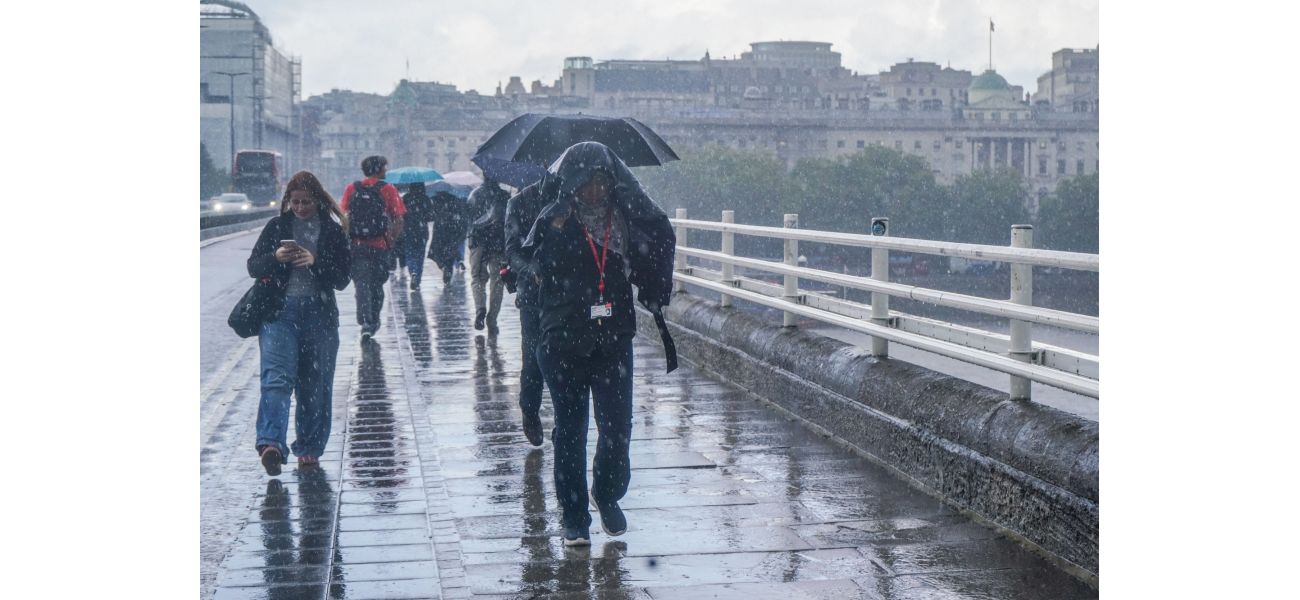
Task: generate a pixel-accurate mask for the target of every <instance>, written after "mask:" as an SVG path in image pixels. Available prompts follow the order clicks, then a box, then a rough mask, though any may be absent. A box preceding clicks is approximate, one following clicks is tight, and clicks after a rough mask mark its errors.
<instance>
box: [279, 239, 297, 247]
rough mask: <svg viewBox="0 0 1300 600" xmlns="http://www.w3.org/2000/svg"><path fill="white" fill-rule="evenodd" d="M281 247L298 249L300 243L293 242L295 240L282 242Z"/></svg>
mask: <svg viewBox="0 0 1300 600" xmlns="http://www.w3.org/2000/svg"><path fill="white" fill-rule="evenodd" d="M280 245H281V246H286V247H289V248H297V247H298V242H295V241H293V240H280Z"/></svg>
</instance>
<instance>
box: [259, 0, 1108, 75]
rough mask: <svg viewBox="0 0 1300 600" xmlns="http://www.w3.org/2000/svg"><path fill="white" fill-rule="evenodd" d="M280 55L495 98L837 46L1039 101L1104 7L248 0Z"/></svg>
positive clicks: (861, 65)
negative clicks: (589, 65) (777, 47)
mask: <svg viewBox="0 0 1300 600" xmlns="http://www.w3.org/2000/svg"><path fill="white" fill-rule="evenodd" d="M245 3H246V4H248V5H249V6H250V7H252V8H253V10H254V11H256V12H257V13H258V15H260V16H261V17H262V20H263V21H264V22H265V23H266V25H267V27H268V28H270V30H271V35H272V36H273V37H274V39H275V43H276V46H277V48H279V49H280V50H281V51H282V52H285V53H287V54H293V55H297V56H300V57H302V65H303V66H302V70H303V75H302V78H303V97H304V98H306V97H310V96H312V95H314V94H319V93H322V92H326V91H329V90H330V89H331V88H340V89H350V90H354V91H362V92H375V93H382V94H386V93H388V92H391V91H392V89H393V86H394V85H395V84H396V83H397V81H398V80H400V79H402V78H403V77H406V76H407V73H408V71H407V66H406V61H407V60H409V61H410V70H409V74H410V78H411V79H415V80H421V81H430V80H436V81H441V82H445V83H453V84H455V85H456V86H457V87H458V88H459V89H460V90H462V91H465V90H469V89H477V90H478V91H479V92H480V93H484V94H491V93H493V92H494V91H495V89H496V86H497V82H498V81H499V82H501V83H502V84H504V83H505V82H506V81H508V80H509V78H510V76H511V75H519V76H520V77H522V78H523V80H524V85H528V84H529V82H531V81H532V80H534V79H540V80H542V81H543V82H544V83H547V84H550V83H551V82H553V81H554V80H555V79H558V78H559V76H560V69H561V67H562V63H563V60H564V58H565V57H566V56H590V57H592V58H594V59H596V60H598V61H599V60H604V59H613V58H624V59H663V58H672V59H678V60H694V59H698V58H700V57H701V56H703V55H704V51H705V50H708V51H709V52H710V53H711V55H712V56H713V57H714V58H722V57H729V56H733V55H739V54H740V53H741V52H745V51H748V50H749V44H750V42H758V41H769V40H809V41H819V42H830V43H832V44H833V46H832V47H831V49H832V50H834V51H837V52H839V53H841V54H842V55H843V64H844V66H845V67H847V68H849V69H851V70H854V71H857V72H859V73H877V72H879V71H882V70H887V69H888V68H889V66H890V65H892V64H894V63H897V62H903V61H906V60H907V59H908V58H913V59H915V60H918V61H921V60H925V61H931V62H937V63H939V64H940V65H947V64H951V65H952V67H953V68H957V69H967V70H970V71H972V72H974V73H976V74H978V73H980V72H982V71H983V70H984V68H985V66H986V65H987V63H988V30H989V19H990V18H992V19H993V21H994V23H995V25H996V31H995V32H994V34H993V35H994V37H993V63H994V67H995V68H996V69H997V71H998V72H999V73H1001V74H1002V75H1003V76H1004V77H1006V78H1007V80H1008V81H1010V82H1011V83H1012V84H1013V85H1023V86H1024V87H1025V90H1026V91H1029V92H1033V91H1034V89H1035V86H1036V81H1037V77H1038V75H1040V74H1042V73H1043V72H1045V71H1047V70H1048V69H1050V68H1051V54H1052V52H1054V51H1056V50H1059V49H1061V48H1091V47H1094V46H1096V45H1097V38H1098V33H1097V0H1039V1H1036V2H1024V1H1023V0H966V1H962V0H784V1H774V0H751V1H742V0H629V1H622V2H604V3H592V2H576V1H573V0H549V1H545V2H543V1H534V2H511V1H506V0H465V1H463V2H445V1H427V0H387V1H384V0H376V1H372V2H362V1H360V0H245Z"/></svg>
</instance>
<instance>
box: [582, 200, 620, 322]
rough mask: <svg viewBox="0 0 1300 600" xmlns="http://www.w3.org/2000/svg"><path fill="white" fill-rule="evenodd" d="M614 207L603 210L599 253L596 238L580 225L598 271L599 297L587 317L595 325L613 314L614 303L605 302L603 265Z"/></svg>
mask: <svg viewBox="0 0 1300 600" xmlns="http://www.w3.org/2000/svg"><path fill="white" fill-rule="evenodd" d="M613 224H614V208H613V207H612V206H611V207H610V208H609V210H607V211H606V212H605V243H604V245H603V246H602V247H601V251H600V252H599V253H597V252H596V240H593V239H591V232H590V231H587V226H586V225H583V226H582V233H583V234H585V235H586V236H587V244H588V245H590V246H591V257H592V259H593V260H595V261H596V270H597V271H598V272H599V273H600V283H598V284H596V290H597V291H598V292H599V294H600V299H599V300H598V301H597V302H596V304H595V305H593V306H592V307H591V315H590V316H589V317H588V318H589V319H595V320H596V324H597V325H602V324H603V323H601V321H600V319H604V318H607V317H609V316H611V315H613V314H614V304H613V303H612V302H605V265H606V264H607V262H608V260H607V259H608V258H609V234H610V232H611V231H612V230H613Z"/></svg>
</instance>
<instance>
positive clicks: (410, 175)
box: [384, 167, 442, 185]
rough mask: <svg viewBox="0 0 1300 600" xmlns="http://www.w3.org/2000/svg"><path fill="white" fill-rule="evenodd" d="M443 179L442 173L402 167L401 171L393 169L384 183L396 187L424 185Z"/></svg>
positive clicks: (423, 168) (421, 168) (422, 168)
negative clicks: (409, 184)
mask: <svg viewBox="0 0 1300 600" xmlns="http://www.w3.org/2000/svg"><path fill="white" fill-rule="evenodd" d="M439 179H442V173H439V172H437V171H435V170H433V169H427V168H425V167H402V168H400V169H391V170H389V171H388V174H387V175H386V176H385V177H384V181H387V182H388V183H391V184H394V185H402V184H406V183H424V182H429V181H437V180H439Z"/></svg>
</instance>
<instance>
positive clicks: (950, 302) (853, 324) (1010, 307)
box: [672, 208, 1101, 399]
mask: <svg viewBox="0 0 1300 600" xmlns="http://www.w3.org/2000/svg"><path fill="white" fill-rule="evenodd" d="M676 217H677V218H675V219H672V222H673V225H674V226H675V227H676V233H677V244H678V245H677V261H676V266H675V269H676V272H675V273H674V274H673V279H674V280H675V281H676V283H677V289H678V290H679V291H682V290H684V287H683V286H684V285H686V284H690V285H693V286H697V287H700V288H703V289H707V290H711V291H714V292H718V293H719V294H721V295H722V302H721V305H722V306H724V307H725V306H731V304H732V299H733V298H740V299H742V300H746V301H749V302H753V303H756V304H760V305H763V306H769V307H772V308H776V309H780V310H782V311H784V316H783V319H782V322H783V325H784V326H786V327H793V326H795V324H796V322H797V319H798V318H800V317H803V318H811V319H815V320H817V321H821V322H824V323H828V324H832V325H837V326H840V327H844V328H846V329H850V330H854V331H858V332H861V333H865V334H868V335H870V336H871V337H872V344H871V352H872V354H873V355H875V356H882V357H883V356H888V355H889V342H891V341H892V342H898V343H900V344H903V345H905V346H910V347H913V348H918V349H921V350H925V351H929V352H933V353H935V354H939V355H942V356H946V357H949V358H954V359H957V360H961V361H965V362H968V363H972V364H975V365H978V366H981V367H986V368H989V369H994V370H997V371H1001V372H1003V373H1007V374H1008V375H1010V377H1011V387H1010V390H1011V397H1012V398H1015V399H1029V397H1030V382H1031V381H1037V382H1039V383H1043V384H1046V385H1050V386H1053V387H1057V388H1061V389H1064V390H1067V391H1070V392H1074V393H1077V394H1082V395H1085V396H1090V397H1093V398H1097V397H1099V391H1098V379H1099V371H1100V367H1099V360H1098V357H1097V356H1096V355H1093V354H1087V353H1085V352H1079V351H1076V350H1070V349H1067V348H1060V347H1056V346H1051V345H1048V344H1042V343H1034V342H1033V339H1032V325H1033V324H1034V323H1037V324H1040V325H1051V326H1054V327H1061V328H1065V329H1071V330H1075V331H1082V332H1086V333H1100V331H1101V324H1100V322H1099V320H1098V318H1097V317H1093V316H1090V315H1081V314H1076V313H1071V312H1066V311H1060V310H1053V309H1049V308H1042V307H1036V306H1033V267H1035V266H1045V267H1056V268H1062V269H1074V270H1083V271H1094V272H1097V271H1100V268H1101V267H1100V262H1099V257H1098V256H1097V255H1096V254H1084V253H1079V252H1061V251H1056V250H1038V249H1034V248H1033V247H1032V246H1033V228H1032V227H1031V226H1029V225H1013V226H1012V231H1011V242H1012V245H1011V246H992V245H983V244H963V243H957V242H941V241H934V240H919V239H908V238H893V237H889V236H888V233H889V220H888V219H884V218H877V219H872V233H873V235H862V234H853V233H840V232H831V231H813V230H805V229H798V226H799V216H798V215H796V214H787V215H785V218H784V219H783V225H784V226H783V227H764V226H758V225H737V224H735V223H734V221H735V213H734V212H733V211H723V213H722V221H721V222H714V221H695V220H690V219H687V218H686V217H687V215H686V210H685V209H681V208H679V209H677V214H676ZM692 229H696V230H706V231H718V232H721V233H722V244H721V249H720V251H713V250H706V249H701V248H691V247H690V246H689V245H688V236H689V231H690V230H692ZM737 234H740V235H750V236H759V237H768V238H777V239H781V240H782V241H783V245H784V251H783V252H782V255H783V256H782V258H783V260H782V261H781V262H775V261H771V260H761V259H756V258H746V257H741V256H736V255H735V241H734V240H735V235H737ZM801 240H802V241H811V242H817V243H822V244H832V245H841V246H856V247H866V248H870V249H871V255H872V256H871V276H870V277H862V276H857V275H848V274H844V273H835V272H831V271H823V270H819V269H813V268H809V267H802V266H799V262H798V256H799V246H798V244H799V241H801ZM890 250H898V251H904V252H912V253H919V254H931V255H938V256H947V257H961V258H969V259H976V260H984V261H998V262H1006V263H1010V265H1011V269H1010V271H1011V298H1010V299H1009V300H997V299H992V298H982V297H978V296H970V295H966V294H959V293H954V292H945V291H941V290H934V289H929V288H923V287H918V286H912V285H903V284H899V283H891V282H890V281H889V251H890ZM688 258H695V259H696V260H697V261H707V262H711V263H717V264H719V265H720V266H721V269H720V270H712V269H705V268H704V267H701V266H699V265H690V264H688V262H687V259H688ZM737 268H743V269H749V270H753V271H758V272H766V273H771V274H774V275H780V276H782V277H783V280H782V283H781V285H776V284H772V283H769V282H766V281H762V280H760V279H754V278H750V277H743V276H737V275H736V273H735V271H736V269H737ZM800 279H807V280H810V281H820V282H823V283H830V284H834V285H838V286H841V287H843V288H846V289H857V290H863V291H867V292H870V293H871V304H870V305H866V304H862V303H858V302H850V301H848V300H847V299H839V298H834V297H832V296H829V295H825V294H819V293H816V292H814V291H810V290H801V289H800V288H799V280H800ZM891 296H893V297H898V298H906V299H909V300H917V301H921V302H926V303H929V304H934V305H937V306H945V307H949V308H956V309H961V310H967V311H972V312H976V313H980V314H984V315H989V316H994V317H1002V318H1006V319H1009V320H1010V324H1011V327H1010V335H1003V334H999V333H995V332H991V331H985V330H981V329H978V328H973V327H966V326H962V325H956V324H953V323H948V322H944V321H940V320H936V319H929V318H924V317H919V316H915V315H909V314H906V313H900V312H897V311H891V310H890V309H889V298H890V297H891Z"/></svg>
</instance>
